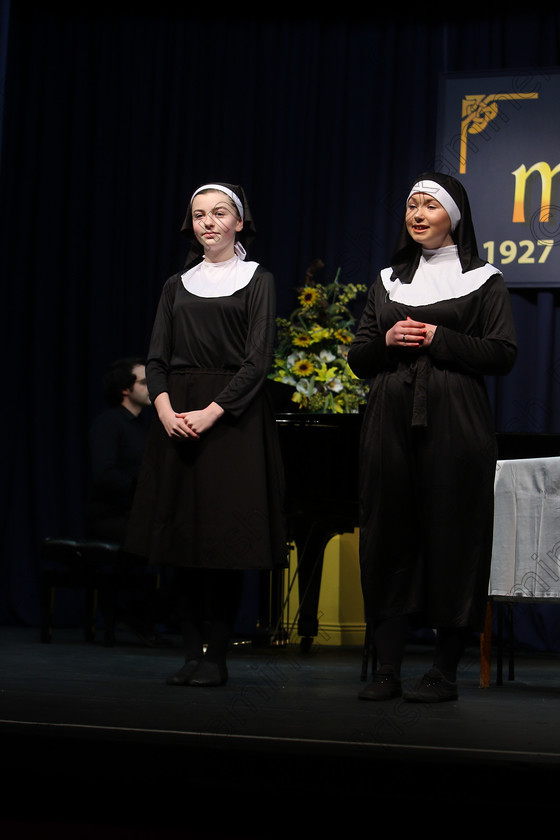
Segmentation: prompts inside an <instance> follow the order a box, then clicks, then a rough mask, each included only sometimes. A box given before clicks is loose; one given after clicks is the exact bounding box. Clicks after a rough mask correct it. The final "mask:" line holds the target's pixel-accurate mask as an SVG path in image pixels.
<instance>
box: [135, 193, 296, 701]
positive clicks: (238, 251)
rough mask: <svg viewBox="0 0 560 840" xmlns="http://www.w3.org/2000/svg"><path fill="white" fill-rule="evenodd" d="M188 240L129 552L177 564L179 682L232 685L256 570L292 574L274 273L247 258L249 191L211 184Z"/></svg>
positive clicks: (170, 283)
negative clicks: (239, 623)
mask: <svg viewBox="0 0 560 840" xmlns="http://www.w3.org/2000/svg"><path fill="white" fill-rule="evenodd" d="M182 231H183V232H184V233H185V234H186V235H187V237H188V238H189V240H190V242H191V246H192V248H191V251H190V253H189V256H188V258H187V262H186V265H185V270H184V271H183V272H180V273H178V274H175V275H173V276H172V277H170V278H169V279H168V280H167V282H166V283H165V285H164V287H163V290H162V294H161V298H160V301H159V305H158V308H157V313H156V317H155V322H154V326H153V331H152V337H151V341H150V347H149V352H148V358H147V363H146V377H147V381H148V388H149V393H150V398H151V400H152V403H153V404H154V406H155V408H156V411H157V415H158V417H157V419H155V421H154V425H153V428H152V430H151V435H150V437H149V440H148V443H147V445H146V450H145V454H144V460H143V465H142V470H141V474H140V477H139V480H138V485H137V489H136V496H135V503H134V508H133V512H132V515H131V519H130V523H129V529H128V539H127V543H126V549H127V550H128V551H130V552H131V553H134V554H139V555H146V556H147V557H149V559H150V561H151V562H153V563H157V564H161V565H162V566H165V565H167V566H173V567H174V569H175V575H174V577H175V582H176V588H177V592H178V594H179V604H180V606H179V610H180V616H179V617H180V619H181V622H182V629H183V634H184V643H185V664H184V665H183V667H182V668H181V669H180V670H179V672H178V673H177V674H175V675H173V676H171V677H169V678H168V680H167V683H168V684H170V685H181V686H182V685H191V686H216V685H223V684H224V683H225V682H226V681H227V679H228V670H227V665H226V652H227V649H228V645H229V641H230V639H231V635H232V631H233V627H234V623H235V619H236V616H237V612H238V609H239V605H240V600H241V596H242V589H243V581H244V570H247V569H252V570H254V569H265V570H266V569H274V568H277V567H283V566H285V565H286V559H287V543H286V537H285V533H284V518H283V481H284V479H283V469H282V460H281V453H280V449H279V444H278V438H277V432H276V422H275V417H274V410H273V407H272V403H271V401H270V400H269V397H268V395H267V392H266V390H265V387H266V382H267V374H268V371H269V368H270V364H271V360H272V353H273V347H274V335H275V314H276V292H275V284H274V278H273V276H272V274H271V273H270V272H269V271H267V270H266V269H265V268H263V267H262V266H261V265H259V264H258V263H256V262H251V261H249V260H247V259H245V257H246V251H245V248H246V247H247V246H248V244H249V242H250V241H251V240H252V239H253V237H254V235H255V228H254V224H253V219H252V217H251V213H250V210H249V206H248V204H247V200H246V197H245V194H244V191H243V189H242V188H241V187H239V186H233V185H230V184H223V183H215V184H205V185H203V186H202V187H200V188H199V189H197V190H196V191H195V193H194V194H193V196H192V198H191V201H190V204H189V208H188V211H187V215H186V218H185V221H184V224H183V227H182Z"/></svg>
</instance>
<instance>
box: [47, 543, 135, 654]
mask: <svg viewBox="0 0 560 840" xmlns="http://www.w3.org/2000/svg"><path fill="white" fill-rule="evenodd" d="M41 555H42V561H43V568H42V579H41V641H43V642H50V641H51V639H52V635H53V629H52V623H53V613H54V596H55V590H56V589H57V588H58V587H64V588H71V589H83V590H84V593H85V603H84V638H85V640H86V641H89V642H91V641H93V640H94V637H95V617H96V612H97V606H98V602H99V606H101V608H102V609H103V613H104V619H105V630H104V644H105V645H107V646H109V647H110V646H113V645H114V644H115V627H116V620H117V598H118V592H119V589H120V588H121V587H123V586H124V585H125V584H129V583H130V577H131V575H130V572H131V571H132V570H133V569H134V568H135V567H138V566H141V565H142V566H143V565H145V564H143V563H142V561H141V560H140V559H139V558H133V557H131V556H130V555H128V554H126V553H125V552H123V551H122V550H121V547H120V545H118V544H117V543H112V542H105V541H103V540H88V539H73V538H70V537H46V538H45V539H44V540H43V542H42V545H41Z"/></svg>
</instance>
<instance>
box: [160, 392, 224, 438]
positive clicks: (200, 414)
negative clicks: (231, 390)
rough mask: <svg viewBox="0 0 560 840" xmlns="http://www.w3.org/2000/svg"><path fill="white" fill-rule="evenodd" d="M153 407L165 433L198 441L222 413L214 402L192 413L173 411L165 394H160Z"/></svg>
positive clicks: (221, 409) (220, 408)
mask: <svg viewBox="0 0 560 840" xmlns="http://www.w3.org/2000/svg"><path fill="white" fill-rule="evenodd" d="M160 397H161V401H160ZM158 401H160V402H159V404H158ZM155 406H156V410H157V412H158V416H159V419H160V421H161V423H162V425H163V427H164V429H165V431H166V432H167V434H168V436H169V437H174V438H184V439H194V440H198V439H199V438H200V436H201V435H202V434H204V432H207V431H208V429H210V428H211V427H212V426H213V425H214V423H215V422H216V420H218V419H219V418H220V417H221V416H222V415H223V413H224V410H223V408H222V407H221V406H219V405H218V404H217V403H215V402H212V403H210V404H209V405H207V406H206V408H201V409H196V410H194V411H174V410H173V408H172V407H171V403H170V402H169V398H168V397H167V394H165V395H164V394H160V396H159V397H158V398H157V400H156V403H155Z"/></svg>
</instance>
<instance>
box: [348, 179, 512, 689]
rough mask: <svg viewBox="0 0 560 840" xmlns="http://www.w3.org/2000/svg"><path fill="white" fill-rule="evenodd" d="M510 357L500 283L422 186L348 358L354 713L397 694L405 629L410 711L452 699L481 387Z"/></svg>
mask: <svg viewBox="0 0 560 840" xmlns="http://www.w3.org/2000/svg"><path fill="white" fill-rule="evenodd" d="M516 354H517V345H516V336H515V329H514V323H513V317H512V312H511V304H510V298H509V293H508V291H507V289H506V286H505V283H504V279H503V277H502V274H501V272H500V271H499V270H498V269H497V268H495V267H494V266H492V265H490V264H489V263H487V262H485V261H484V260H482V259H481V258H480V257H479V255H478V250H477V243H476V237H475V232H474V227H473V224H472V219H471V211H470V205H469V201H468V197H467V194H466V191H465V189H464V187H463V185H462V184H461V183H460V181H458V180H457V179H455V178H453V177H451V176H447V175H443V174H440V173H423V174H422V175H420V176H419V178H418V179H417V180H416V181H415V182H414V185H413V186H412V188H411V189H410V191H409V195H408V198H407V201H406V209H405V217H404V223H403V226H402V229H401V232H400V235H399V239H398V242H397V247H396V250H395V252H394V255H393V258H392V260H391V264H390V266H389V267H388V268H386V269H383V270H382V271H381V273H380V275H379V276H378V278H377V280H376V281H375V283H374V284H373V285H372V287H371V289H370V291H369V293H368V299H367V302H366V305H365V309H364V312H363V315H362V318H361V320H360V323H359V325H358V329H357V331H356V336H355V339H354V342H353V344H352V345H351V348H350V351H349V356H348V362H349V365H350V367H351V368H352V370H353V371H354V373H355V374H356V375H357V376H359V377H360V378H363V379H370V380H371V386H370V394H369V398H368V403H367V406H366V410H365V414H364V419H363V426H362V433H361V440H360V537H359V539H360V568H361V580H362V591H363V596H364V605H365V618H366V622H367V624H368V626H369V627H370V628H372V631H373V647H374V650H375V654H376V657H377V662H376V664H377V669H376V671H375V672H374V674H373V679H372V681H371V683H370V684H368V685H367V686H366V687H365V688H364V689H363V690H362V691H361V692H360V693H359V697H360V698H361V699H364V700H387V699H390V698H392V697H400V696H401V695H402V694H403V691H402V684H401V662H402V659H403V655H404V650H405V642H406V640H407V637H408V632H409V628H410V627H424V628H434V629H436V631H437V635H436V643H435V652H434V660H433V667H432V668H430V670H429V671H428V673H427V674H425V675H424V676H423V677H422V678H421V679H420V681H419V682H418V684H416V685H414V686H413V687H412V688H411V689H410V690H409V691H406V692H405V693H404V699H405V700H407V701H411V702H414V701H416V702H441V701H453V700H456V699H457V698H458V688H457V669H458V665H459V662H460V659H461V656H462V655H463V652H464V648H465V644H466V642H467V640H468V637H469V634H471V633H473V632H474V633H476V632H480V631H481V630H482V629H483V626H484V618H485V611H486V603H487V595H488V579H489V573H490V561H491V551H492V532H493V504H494V476H495V468H496V458H497V449H496V441H495V434H494V423H493V417H492V412H491V407H490V402H489V399H488V395H487V389H486V384H485V376H496V375H505V374H507V373H509V371H510V370H511V369H512V367H513V364H514V362H515V358H516Z"/></svg>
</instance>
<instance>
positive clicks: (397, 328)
mask: <svg viewBox="0 0 560 840" xmlns="http://www.w3.org/2000/svg"><path fill="white" fill-rule="evenodd" d="M436 329H437V327H436V326H435V325H434V324H424V323H423V322H422V321H414V320H413V319H412V318H410V317H407V318H406V320H405V321H397V322H396V323H395V324H394V325H393V326H392V327H391V329H390V330H387V332H386V333H385V343H386V344H387V347H429V345H430V344H431V343H432V340H433V338H434V334H435V331H436Z"/></svg>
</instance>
